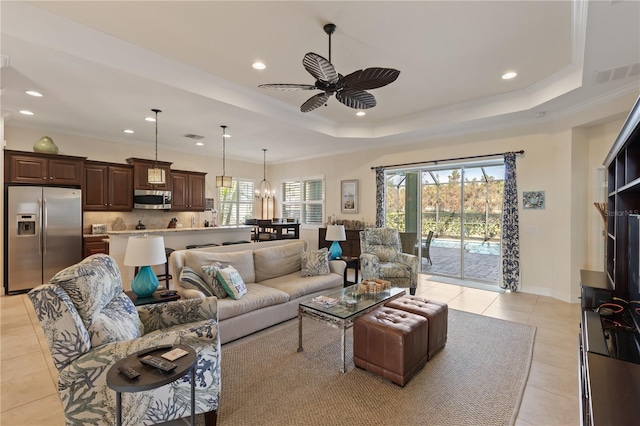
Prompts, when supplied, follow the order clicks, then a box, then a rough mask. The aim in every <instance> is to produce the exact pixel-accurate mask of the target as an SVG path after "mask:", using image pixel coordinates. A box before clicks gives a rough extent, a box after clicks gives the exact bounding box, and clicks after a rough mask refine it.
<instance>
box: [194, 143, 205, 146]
mask: <svg viewBox="0 0 640 426" xmlns="http://www.w3.org/2000/svg"><path fill="white" fill-rule="evenodd" d="M196 145H198V146H202V145H204V144H203V143H202V142H196Z"/></svg>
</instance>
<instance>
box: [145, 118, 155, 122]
mask: <svg viewBox="0 0 640 426" xmlns="http://www.w3.org/2000/svg"><path fill="white" fill-rule="evenodd" d="M144 121H150V122H152V123H154V122H155V121H156V119H155V118H153V117H145V118H144Z"/></svg>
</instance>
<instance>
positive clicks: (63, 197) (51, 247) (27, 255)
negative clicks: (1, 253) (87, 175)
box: [5, 186, 82, 293]
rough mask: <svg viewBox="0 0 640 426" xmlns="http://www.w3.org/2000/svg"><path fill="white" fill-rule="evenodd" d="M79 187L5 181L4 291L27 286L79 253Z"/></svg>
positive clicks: (78, 257) (36, 283)
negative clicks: (7, 184)
mask: <svg viewBox="0 0 640 426" xmlns="http://www.w3.org/2000/svg"><path fill="white" fill-rule="evenodd" d="M81 194H82V193H81V191H80V189H73V188H52V187H39V186H9V187H8V188H7V206H8V211H7V216H6V217H5V231H6V236H7V247H5V249H6V252H5V291H6V292H9V293H10V292H16V291H22V290H29V289H32V288H34V287H37V286H39V285H40V284H42V283H46V282H48V281H49V280H50V279H51V277H53V276H54V275H55V274H56V273H57V272H59V271H61V270H62V269H64V268H66V267H67V266H71V265H73V264H74V263H77V262H79V261H80V260H81V259H82V196H81Z"/></svg>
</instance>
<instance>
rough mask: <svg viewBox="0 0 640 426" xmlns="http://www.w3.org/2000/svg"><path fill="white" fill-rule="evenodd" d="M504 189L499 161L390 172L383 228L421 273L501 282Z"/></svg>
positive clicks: (502, 168) (386, 184)
mask: <svg viewBox="0 0 640 426" xmlns="http://www.w3.org/2000/svg"><path fill="white" fill-rule="evenodd" d="M503 187H504V164H503V162H502V161H501V160H494V161H493V162H486V161H485V162H482V163H479V162H476V163H465V164H456V165H451V164H449V165H446V166H444V165H443V166H429V167H423V168H417V169H416V168H412V169H404V170H387V171H385V196H386V201H385V223H386V226H388V227H391V228H395V229H398V231H399V232H400V233H401V234H400V235H401V238H402V243H403V251H405V252H408V253H415V254H417V255H419V256H421V258H422V262H421V272H425V273H430V274H436V275H446V276H452V277H457V278H462V279H465V278H469V279H473V280H478V281H485V282H490V283H497V282H498V281H499V279H500V273H499V259H500V239H501V236H502V235H501V214H502V194H503ZM430 235H431V238H429V237H430Z"/></svg>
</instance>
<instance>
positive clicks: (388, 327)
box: [353, 306, 429, 386]
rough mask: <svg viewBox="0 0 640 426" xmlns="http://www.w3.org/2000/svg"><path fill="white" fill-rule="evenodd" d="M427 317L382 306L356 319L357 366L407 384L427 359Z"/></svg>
mask: <svg viewBox="0 0 640 426" xmlns="http://www.w3.org/2000/svg"><path fill="white" fill-rule="evenodd" d="M428 322H429V321H428V320H427V319H426V318H425V317H423V316H420V315H415V314H412V313H409V312H405V311H401V310H398V309H392V308H388V307H386V306H381V307H379V308H378V309H375V310H373V311H371V312H369V313H366V314H364V315H361V316H359V317H358V318H356V320H355V321H354V323H353V362H354V364H355V365H356V366H357V367H360V368H363V369H365V370H368V371H370V372H372V373H374V374H377V375H378V376H382V377H384V378H386V379H389V380H391V381H392V382H393V383H395V384H397V385H400V386H404V385H405V384H406V383H407V382H408V381H409V379H411V378H412V377H413V376H414V375H415V374H416V373H417V372H418V371H419V370H420V369H421V368H422V367H423V366H424V365H425V363H426V362H427V359H428V358H427V352H426V347H427V341H428V340H429V326H428Z"/></svg>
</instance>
